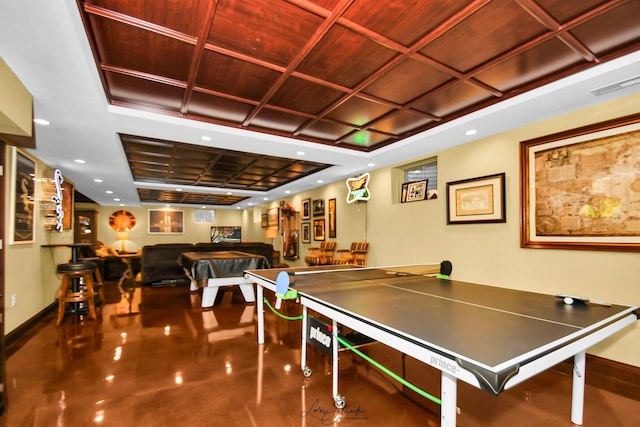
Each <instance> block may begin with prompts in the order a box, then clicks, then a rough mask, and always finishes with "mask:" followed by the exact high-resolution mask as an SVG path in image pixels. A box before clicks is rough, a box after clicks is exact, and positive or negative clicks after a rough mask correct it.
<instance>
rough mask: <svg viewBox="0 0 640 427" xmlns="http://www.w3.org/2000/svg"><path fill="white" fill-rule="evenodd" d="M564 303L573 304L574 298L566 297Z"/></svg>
mask: <svg viewBox="0 0 640 427" xmlns="http://www.w3.org/2000/svg"><path fill="white" fill-rule="evenodd" d="M564 303H565V304H568V305H571V304H573V298H571V297H564Z"/></svg>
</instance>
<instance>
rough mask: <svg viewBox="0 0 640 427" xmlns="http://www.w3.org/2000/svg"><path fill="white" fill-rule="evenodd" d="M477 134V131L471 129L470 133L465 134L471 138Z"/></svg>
mask: <svg viewBox="0 0 640 427" xmlns="http://www.w3.org/2000/svg"><path fill="white" fill-rule="evenodd" d="M476 133H478V131H477V130H475V129H469V130H468V131H466V132H465V133H464V134H465V135H467V136H471V135H475V134H476Z"/></svg>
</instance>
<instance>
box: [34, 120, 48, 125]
mask: <svg viewBox="0 0 640 427" xmlns="http://www.w3.org/2000/svg"><path fill="white" fill-rule="evenodd" d="M33 123H35V124H37V125H42V126H49V125H50V124H51V122H50V121H49V120H45V119H33Z"/></svg>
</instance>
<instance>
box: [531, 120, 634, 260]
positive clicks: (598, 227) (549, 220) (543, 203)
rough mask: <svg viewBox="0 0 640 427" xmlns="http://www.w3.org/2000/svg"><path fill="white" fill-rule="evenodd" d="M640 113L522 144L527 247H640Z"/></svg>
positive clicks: (622, 249) (612, 249)
mask: <svg viewBox="0 0 640 427" xmlns="http://www.w3.org/2000/svg"><path fill="white" fill-rule="evenodd" d="M638 153H640V114H634V115H630V116H625V117H621V118H617V119H613V120H608V121H605V122H600V123H595V124H592V125H589V126H584V127H580V128H576V129H571V130H568V131H565V132H559V133H556V134H552V135H547V136H544V137H540V138H536V139H531V140H527V141H521V142H520V206H521V227H520V246H521V247H523V248H542V249H578V250H607V251H630V252H631V251H633V252H637V251H640V221H638V219H637V217H636V216H635V215H634V209H636V210H637V208H634V206H637V204H638V199H639V197H640V177H639V176H638V170H637V165H638V163H639V162H640V154H638Z"/></svg>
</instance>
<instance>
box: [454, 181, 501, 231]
mask: <svg viewBox="0 0 640 427" xmlns="http://www.w3.org/2000/svg"><path fill="white" fill-rule="evenodd" d="M504 181H505V174H504V173H499V174H495V175H487V176H482V177H479V178H470V179H464V180H461V181H454V182H447V224H472V223H476V222H485V223H487V222H489V223H490V222H506V221H507V215H506V208H505V192H504Z"/></svg>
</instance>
